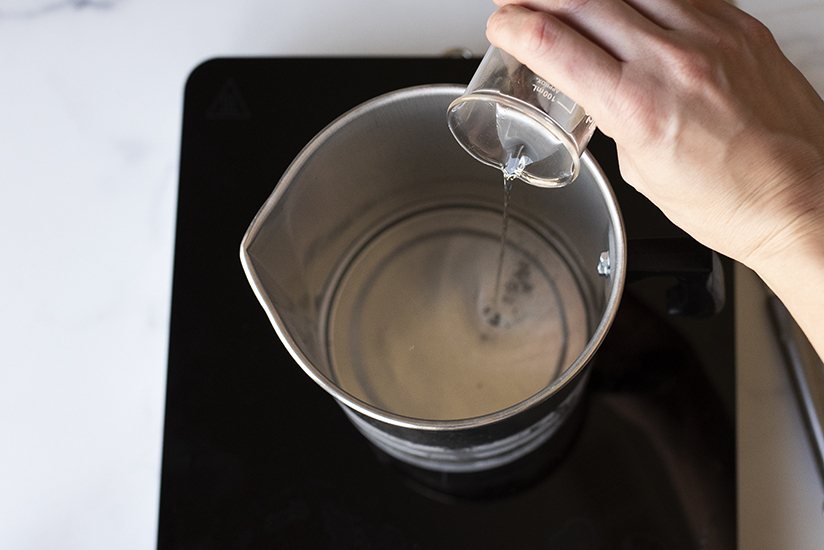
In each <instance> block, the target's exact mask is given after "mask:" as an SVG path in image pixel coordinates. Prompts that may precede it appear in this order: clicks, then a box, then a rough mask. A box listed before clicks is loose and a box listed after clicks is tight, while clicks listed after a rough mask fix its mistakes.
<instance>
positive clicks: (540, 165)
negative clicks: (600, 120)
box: [447, 46, 595, 187]
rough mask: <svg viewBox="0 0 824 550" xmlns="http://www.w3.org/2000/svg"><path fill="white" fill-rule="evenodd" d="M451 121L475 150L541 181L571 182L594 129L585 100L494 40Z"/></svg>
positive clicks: (511, 172)
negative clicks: (567, 92) (577, 98)
mask: <svg viewBox="0 0 824 550" xmlns="http://www.w3.org/2000/svg"><path fill="white" fill-rule="evenodd" d="M447 122H448V124H449V129H450V130H451V131H452V135H453V136H454V137H455V139H457V140H458V143H460V144H461V146H462V147H463V148H464V149H466V151H467V152H469V154H470V155H472V156H473V157H475V158H476V159H478V160H479V161H481V162H483V163H484V164H488V165H490V166H495V167H497V168H500V169H501V170H502V171H503V172H504V175H505V176H506V177H507V178H508V179H510V178H514V177H518V178H520V179H522V180H524V181H525V182H527V183H529V184H532V185H536V186H538V187H563V186H564V185H567V184H569V183H571V182H572V181H573V180H574V179H575V178H576V177H577V176H578V171H579V170H580V164H581V162H580V159H581V154H582V153H583V152H584V149H585V148H586V146H587V143H589V139H590V138H591V137H592V133H593V132H594V131H595V123H594V122H593V121H592V118H591V117H590V116H589V115H587V113H586V112H585V111H584V109H583V108H582V107H581V106H580V105H578V104H577V103H575V102H574V101H573V100H572V99H570V98H569V97H567V96H566V95H564V94H563V93H562V92H561V91H560V90H558V89H557V88H556V87H554V86H553V85H552V84H550V83H549V82H547V81H546V80H544V79H542V78H540V77H539V76H537V75H536V74H535V73H533V72H532V71H531V70H529V69H528V68H527V67H526V66H524V65H523V64H521V63H520V62H519V61H518V60H517V59H515V58H514V57H512V56H511V55H509V54H508V53H506V52H504V51H503V50H500V49H498V48H496V47H495V46H491V47H490V48H489V50H488V51H487V52H486V55H485V56H484V58H483V60H482V61H481V64H480V66H479V67H478V70H477V71H476V72H475V75H474V76H473V77H472V80H471V81H470V83H469V86H468V87H467V89H466V92H465V93H464V94H463V95H462V96H461V97H459V98H458V99H456V100H455V101H453V102H452V104H451V105H450V106H449V109H448V110H447Z"/></svg>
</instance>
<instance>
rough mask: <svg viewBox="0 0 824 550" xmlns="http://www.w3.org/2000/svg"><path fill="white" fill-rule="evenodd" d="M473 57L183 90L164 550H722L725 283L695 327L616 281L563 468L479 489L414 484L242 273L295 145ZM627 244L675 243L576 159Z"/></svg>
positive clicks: (462, 80)
mask: <svg viewBox="0 0 824 550" xmlns="http://www.w3.org/2000/svg"><path fill="white" fill-rule="evenodd" d="M476 66H477V60H466V59H434V58H427V59H411V58H380V59H374V58H324V59H307V58H288V59H282V58H281V59H269V58H255V59H216V60H211V61H208V62H206V63H204V64H202V65H201V66H199V67H197V68H196V69H195V70H194V72H193V73H192V75H191V76H190V78H189V81H188V83H187V86H186V92H185V102H184V120H183V136H182V145H181V161H180V189H179V196H178V217H177V233H176V244H175V257H174V283H173V292H172V315H171V328H170V343H169V368H168V382H167V396H166V417H165V433H164V441H163V463H162V477H161V498H160V516H159V532H158V548H159V549H163V550H166V549H211V548H215V549H227V548H283V549H300V548H308V549H327V548H328V549H352V550H354V549H384V548H386V549H422V550H423V549H442V548H449V549H457V548H473V549H474V548H481V549H483V548H496V549H497V548H513V549H531V548H541V549H558V550H567V549H576V550H587V549H615V550H652V549H666V550H678V549H698V548H700V549H734V548H735V547H736V524H735V518H736V475H735V419H734V402H735V396H734V386H735V384H734V325H733V304H732V297H733V292H732V288H733V281H732V275H733V273H732V269H731V265H730V262H728V261H726V260H723V262H722V263H723V265H724V266H725V268H726V269H725V273H726V291H727V292H726V296H727V300H726V305H725V306H724V308H723V309H722V310H721V311H720V313H718V314H716V315H714V316H709V317H682V316H672V315H668V314H667V313H666V311H667V304H666V298H665V296H666V294H667V288H668V287H670V286H672V285H673V283H674V280H673V279H672V278H671V277H670V278H667V277H659V278H655V279H645V280H642V281H639V282H635V283H631V284H629V285H628V287H627V291H626V293H625V296H624V298H623V300H622V304H621V307H620V309H619V312H618V315H617V317H616V320H615V323H614V325H613V328H612V329H611V331H610V333H609V335H608V337H607V339H606V341H605V342H604V344H603V346H602V347H601V349H600V350H599V352H598V353H597V355H596V358H595V365H594V369H593V374H592V377H591V379H590V382H589V388H588V392H587V397H586V401H585V402H584V409H583V419H582V423H581V427H580V428H579V430H578V433H577V434H576V435H575V438H574V441H573V444H572V446H571V447H570V449H569V450H568V452H567V453H566V455H565V456H563V457H562V458H561V459H560V462H558V463H557V464H554V465H553V466H552V467H551V468H548V469H547V470H546V471H544V472H542V475H541V476H540V477H538V478H536V479H533V480H532V481H531V483H529V484H526V485H525V486H519V487H517V488H515V487H513V488H512V491H504V492H503V493H496V494H495V495H494V496H492V495H490V496H484V495H482V494H481V495H474V496H473V498H466V497H462V496H454V495H450V494H447V493H444V492H441V491H437V490H432V489H431V488H427V487H424V486H422V485H421V484H420V483H418V482H417V481H416V480H414V479H412V478H410V477H409V476H407V475H406V474H405V473H404V472H403V471H402V469H399V468H397V467H395V466H394V465H393V464H392V463H391V462H389V461H387V460H386V457H383V456H381V455H380V453H378V452H376V451H375V450H373V449H372V448H371V447H370V445H369V443H367V441H366V440H365V439H364V438H363V437H362V436H361V435H360V434H359V433H358V432H357V431H356V430H355V429H354V428H353V426H352V425H351V424H350V423H349V422H348V420H347V419H346V417H345V416H344V413H343V412H342V410H341V409H340V408H339V406H338V405H337V404H336V403H335V402H334V400H333V399H332V398H331V397H330V396H329V395H328V394H326V393H325V392H324V391H323V390H322V389H321V388H320V387H318V386H317V385H316V384H315V383H314V382H313V381H311V380H310V379H309V377H308V376H306V375H305V374H304V373H303V371H302V370H301V369H300V368H299V366H298V365H297V364H296V363H295V362H294V360H292V358H291V357H290V356H289V354H288V353H287V351H286V350H285V348H284V347H283V346H282V344H281V343H280V341H279V340H278V337H277V335H276V333H275V331H274V330H273V329H272V327H271V325H270V323H269V321H268V319H267V317H266V315H265V313H264V311H263V309H262V308H261V307H260V306H259V304H258V302H257V300H256V298H255V296H254V294H253V293H252V290H251V289H250V287H249V284H248V283H247V281H246V277H245V275H244V273H243V270H242V268H241V264H240V261H239V257H238V253H239V245H240V241H241V238H242V236H243V234H244V232H245V230H246V228H247V227H248V225H249V223H250V222H251V220H252V218H253V217H254V215H255V213H256V212H257V210H258V209H259V208H260V206H261V205H262V204H263V202H264V201H265V200H266V198H267V197H268V196H269V194H270V193H271V192H272V190H273V188H274V186H275V185H276V183H277V181H278V179H279V178H280V176H281V174H282V173H283V172H284V170H285V169H286V167H287V166H288V164H289V163H290V162H291V160H292V159H293V158H294V157H295V156H296V155H297V154H298V152H299V151H300V149H301V148H302V147H303V146H304V145H305V144H306V143H307V142H308V141H309V140H310V139H311V138H312V137H313V136H314V135H315V134H316V133H317V132H318V131H320V130H321V129H322V128H323V127H324V126H326V125H327V124H328V123H329V122H331V121H332V120H333V119H334V118H336V117H337V116H339V115H341V114H343V113H344V112H345V111H347V110H348V109H350V108H352V107H354V106H355V105H357V104H359V103H361V102H363V101H366V100H368V99H370V98H372V97H375V96H377V95H380V94H382V93H384V92H388V91H391V90H395V89H398V88H403V87H407V86H413V85H419V84H427V83H458V84H466V83H467V82H468V81H469V79H470V77H471V75H472V73H473V72H474V69H475V67H476ZM589 149H590V151H591V152H592V153H593V155H594V157H595V158H596V159H597V161H598V162H599V164H600V165H601V166H602V168H603V169H604V171H605V173H606V174H607V176H608V177H609V179H610V180H611V182H612V184H613V187H614V189H615V193H616V195H617V197H618V201H619V204H620V207H621V210H622V212H623V215H624V218H625V223H626V227H627V234H628V237H629V238H630V239H631V242H630V247H629V252H628V254H629V255H630V257H631V256H632V253H633V248H632V244H631V243H632V239H649V238H656V239H657V238H662V237H677V236H680V235H682V234H681V232H680V231H679V230H678V229H677V228H675V227H674V226H673V225H672V224H670V223H669V222H668V221H667V219H666V218H665V217H664V216H663V215H661V214H660V212H659V211H658V210H657V209H655V208H654V207H653V206H652V205H651V204H649V203H648V202H647V201H646V200H645V199H644V198H643V197H641V196H640V195H639V194H638V193H636V192H635V191H634V190H633V189H632V188H631V187H629V186H628V185H627V184H626V183H624V182H623V181H622V180H621V177H620V173H619V171H618V167H617V159H616V152H615V146H614V143H613V142H611V140H609V139H607V138H605V137H604V136H603V135H601V134H598V133H596V135H595V137H593V139H592V142H591V144H590V147H589Z"/></svg>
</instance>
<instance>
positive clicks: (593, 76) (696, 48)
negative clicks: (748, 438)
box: [487, 0, 824, 355]
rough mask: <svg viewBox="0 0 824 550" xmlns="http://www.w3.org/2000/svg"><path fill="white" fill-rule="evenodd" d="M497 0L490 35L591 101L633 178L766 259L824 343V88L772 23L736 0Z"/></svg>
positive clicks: (739, 251) (664, 203) (735, 251)
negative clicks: (822, 90)
mask: <svg viewBox="0 0 824 550" xmlns="http://www.w3.org/2000/svg"><path fill="white" fill-rule="evenodd" d="M496 3H497V4H498V5H499V6H501V9H499V10H498V11H497V12H495V13H494V14H493V15H492V16H491V17H490V19H489V23H488V26H487V36H488V38H489V40H490V42H492V43H493V44H494V45H496V46H498V47H499V48H501V49H503V50H505V51H507V52H509V53H510V54H512V55H513V56H515V57H516V58H518V59H519V60H520V61H521V62H522V63H524V64H525V65H527V66H528V67H529V68H530V69H532V70H533V71H534V72H535V73H537V74H538V75H540V76H542V77H543V78H545V79H547V80H548V81H549V82H551V83H552V84H553V85H555V86H557V87H558V88H559V89H561V90H562V91H563V92H564V93H565V94H566V95H568V96H570V97H572V98H573V99H575V100H576V101H577V102H578V103H580V104H581V105H583V106H584V107H585V109H586V110H587V112H588V113H589V114H590V115H592V117H593V118H594V120H595V122H596V123H597V124H598V126H599V128H600V129H601V130H602V131H603V132H604V133H605V134H606V135H608V136H610V137H612V138H613V139H614V140H615V141H616V144H617V146H618V155H619V163H620V167H621V173H622V176H623V177H624V179H625V180H626V181H627V182H628V183H630V184H631V185H633V186H634V187H635V188H636V189H638V190H639V191H640V192H641V193H643V194H644V195H646V196H647V197H648V198H649V199H650V200H651V201H652V202H653V203H655V204H656V205H657V206H658V207H659V208H661V210H662V211H663V212H664V213H665V214H666V215H667V216H668V217H669V218H670V219H671V220H672V221H673V222H674V223H675V224H676V225H678V226H680V227H681V228H682V229H684V230H685V231H687V232H688V233H690V234H691V235H692V236H693V237H695V238H696V239H697V240H699V241H701V242H703V243H704V244H705V245H707V246H709V247H710V248H713V249H715V250H718V251H719V252H721V253H723V254H725V255H728V256H730V257H732V258H734V259H736V260H738V261H740V262H742V263H744V264H746V265H748V266H750V267H751V268H753V269H754V270H755V271H756V272H758V273H759V274H760V275H761V276H762V278H764V279H765V281H766V282H767V283H768V284H769V285H770V286H771V287H772V288H773V290H775V292H776V293H777V294H778V295H779V296H780V297H781V298H782V299H784V301H785V303H786V304H787V307H788V308H790V310H791V311H792V312H793V314H794V315H795V316H796V318H797V320H798V321H799V323H800V324H801V325H802V327H804V328H805V331H806V332H807V333H808V336H810V338H811V340H813V343H814V345H816V347H817V350H818V352H819V354H822V355H824V299H822V298H821V297H820V296H822V294H824V293H822V292H821V284H824V275H822V274H824V101H822V100H821V98H820V97H819V96H818V94H817V93H816V92H815V90H814V89H813V88H812V87H811V86H810V85H809V83H808V82H807V81H806V80H805V79H804V77H803V76H802V75H801V73H800V72H799V71H798V70H797V69H796V68H795V67H794V66H793V65H792V64H791V63H790V62H789V61H788V60H787V59H786V57H784V55H783V54H782V53H781V51H780V49H779V48H778V46H777V45H776V43H775V41H774V40H773V38H772V36H771V34H770V33H769V31H768V30H767V28H766V27H765V26H764V25H762V24H761V23H760V22H758V21H757V20H755V19H754V18H752V17H751V16H749V15H747V14H746V13H744V12H742V11H740V10H738V9H737V8H735V7H734V6H732V5H730V4H727V3H726V2H724V1H723V0H496ZM811 332H813V333H816V334H810V333H811Z"/></svg>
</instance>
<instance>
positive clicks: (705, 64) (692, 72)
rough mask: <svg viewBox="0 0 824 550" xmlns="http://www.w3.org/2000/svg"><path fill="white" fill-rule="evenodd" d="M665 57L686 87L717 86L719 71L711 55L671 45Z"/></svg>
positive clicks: (666, 50)
mask: <svg viewBox="0 0 824 550" xmlns="http://www.w3.org/2000/svg"><path fill="white" fill-rule="evenodd" d="M663 55H664V57H665V60H666V64H667V66H669V67H670V70H671V71H672V74H673V75H674V77H675V78H676V80H677V81H678V82H680V83H681V84H682V85H684V86H685V87H690V88H697V89H701V88H706V87H711V86H714V85H715V84H716V80H717V78H718V70H717V68H716V64H715V60H714V58H713V55H712V54H711V53H708V52H706V51H704V50H703V49H700V48H695V47H689V46H681V45H674V44H671V45H669V46H668V47H666V48H665V51H664V52H663Z"/></svg>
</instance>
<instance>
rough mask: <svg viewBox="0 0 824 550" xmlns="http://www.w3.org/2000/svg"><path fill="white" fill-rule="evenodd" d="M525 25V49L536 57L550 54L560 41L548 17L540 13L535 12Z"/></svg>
mask: <svg viewBox="0 0 824 550" xmlns="http://www.w3.org/2000/svg"><path fill="white" fill-rule="evenodd" d="M525 23H526V24H525V25H524V32H523V35H522V36H523V40H524V47H525V48H526V49H527V50H528V51H529V52H530V53H531V54H532V55H534V56H543V55H547V54H549V52H550V51H551V50H552V49H553V47H554V46H555V44H556V43H557V41H558V34H557V32H556V31H555V29H554V28H553V26H552V25H551V24H550V21H549V19H548V17H547V16H546V15H545V14H543V13H540V12H533V13H532V14H530V15H529V17H527V19H526V21H525Z"/></svg>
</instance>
